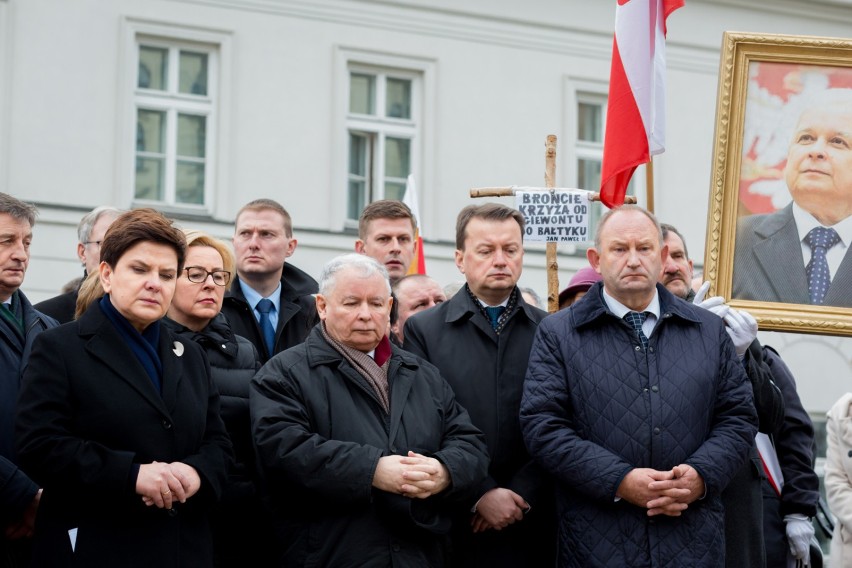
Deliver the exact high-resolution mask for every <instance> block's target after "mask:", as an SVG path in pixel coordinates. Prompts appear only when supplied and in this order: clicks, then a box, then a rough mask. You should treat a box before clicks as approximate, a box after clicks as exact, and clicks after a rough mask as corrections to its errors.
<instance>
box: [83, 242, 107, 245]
mask: <svg viewBox="0 0 852 568" xmlns="http://www.w3.org/2000/svg"><path fill="white" fill-rule="evenodd" d="M102 242H103V241H85V242H84V243H83V244H84V245H97V246H101V243H102Z"/></svg>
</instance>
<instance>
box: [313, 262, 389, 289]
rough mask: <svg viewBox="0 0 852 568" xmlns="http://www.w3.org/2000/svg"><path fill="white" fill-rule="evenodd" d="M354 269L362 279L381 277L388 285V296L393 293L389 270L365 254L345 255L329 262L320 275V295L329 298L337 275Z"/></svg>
mask: <svg viewBox="0 0 852 568" xmlns="http://www.w3.org/2000/svg"><path fill="white" fill-rule="evenodd" d="M347 269H352V270H356V271H357V272H358V276H360V277H361V278H369V277H370V276H373V275H375V274H378V275H379V276H381V277H382V278H383V279H384V281H385V285H387V289H388V296H390V293H391V286H390V279H389V278H388V271H387V269H386V268H385V267H384V266H382V265H381V264H379V263H378V261H376V260H375V259H374V258H372V257H370V256H367V255H365V254H358V253H349V254H343V255H340V256H337V257H334V258H332V259H331V260H329V261H328V262H327V263H326V265H325V266H323V267H322V273H321V274H320V284H319V293H320V294H322V295H323V296H327V295H328V294H330V293H331V291H332V290H333V289H334V287H335V285H336V284H337V275H338V273H339V272H341V271H342V270H347Z"/></svg>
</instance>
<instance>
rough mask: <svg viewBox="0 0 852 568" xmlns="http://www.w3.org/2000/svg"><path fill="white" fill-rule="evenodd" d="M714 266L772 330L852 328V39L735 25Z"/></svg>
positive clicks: (716, 190) (721, 105) (726, 68)
mask: <svg viewBox="0 0 852 568" xmlns="http://www.w3.org/2000/svg"><path fill="white" fill-rule="evenodd" d="M716 121H717V122H716V135H715V141H714V156H713V160H714V162H713V168H712V185H711V191H710V208H709V223H708V234H707V249H706V251H705V274H706V277H707V279H708V280H710V281H711V282H713V284H714V287H715V291H716V293H717V294H719V295H722V296H725V297H726V298H728V299H729V300H730V301H731V303H732V305H734V306H738V307H742V308H745V309H747V310H749V311H750V312H751V313H752V314H754V315H755V316H756V317H757V318H758V321H759V322H760V326H761V329H770V330H779V331H795V332H802V333H822V334H833V335H852V40H850V39H838V38H818V37H803V36H782V35H756V34H743V33H726V34H725V35H724V40H723V49H722V61H721V71H720V78H719V93H718V102H717V115H716Z"/></svg>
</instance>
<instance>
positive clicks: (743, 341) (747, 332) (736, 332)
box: [707, 298, 757, 357]
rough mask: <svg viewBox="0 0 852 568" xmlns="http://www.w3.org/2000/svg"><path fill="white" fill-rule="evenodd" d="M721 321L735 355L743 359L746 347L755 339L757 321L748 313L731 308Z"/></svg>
mask: <svg viewBox="0 0 852 568" xmlns="http://www.w3.org/2000/svg"><path fill="white" fill-rule="evenodd" d="M711 299H712V298H711ZM707 301H709V300H707ZM722 319H724V320H725V331H727V332H728V336H729V337H730V338H731V341H733V342H734V347H736V349H737V355H739V356H740V357H743V356H744V355H745V353H746V351H748V346H749V345H751V342H752V341H754V340H755V338H756V337H757V320H755V319H754V317H752V315H751V314H750V313H748V312H746V311H737V310H735V309H733V308H729V309H728V314H727V315H726V316H724V317H723V318H722Z"/></svg>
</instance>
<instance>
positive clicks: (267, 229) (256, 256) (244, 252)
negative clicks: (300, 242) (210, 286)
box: [234, 209, 296, 276]
mask: <svg viewBox="0 0 852 568" xmlns="http://www.w3.org/2000/svg"><path fill="white" fill-rule="evenodd" d="M294 250H296V239H294V238H292V237H289V236H287V231H286V228H285V226H284V216H283V215H281V213H279V212H278V211H275V210H274V209H261V210H259V211H254V210H251V209H248V210H246V211H243V212H242V214H241V215H240V216H239V218H238V219H237V224H236V227H235V229H234V252H235V253H236V257H237V273H238V274H240V275H245V274H250V275H258V276H262V275H268V274H273V273H276V272H277V273H280V271H281V270H282V269H283V267H284V261H285V260H286V259H287V257H289V256H290V255H291V254H293V251H294Z"/></svg>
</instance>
